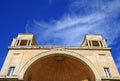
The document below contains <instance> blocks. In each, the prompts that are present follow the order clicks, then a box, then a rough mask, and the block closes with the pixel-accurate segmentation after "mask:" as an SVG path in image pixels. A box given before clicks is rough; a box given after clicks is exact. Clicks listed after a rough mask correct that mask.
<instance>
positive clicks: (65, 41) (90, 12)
mask: <svg viewBox="0 0 120 81" xmlns="http://www.w3.org/2000/svg"><path fill="white" fill-rule="evenodd" d="M119 3H120V1H119V0H113V1H109V0H108V1H107V2H104V1H103V0H92V1H91V2H90V1H88V0H75V1H73V2H72V3H71V4H70V6H69V8H68V9H69V12H68V13H65V14H63V17H62V18H61V19H59V20H54V19H52V20H51V21H50V22H45V21H44V22H43V21H35V20H34V21H33V22H32V24H31V23H28V25H27V26H26V32H32V33H34V34H36V36H37V41H38V43H42V44H55V45H58V44H59V45H80V43H81V41H82V39H83V37H84V35H85V34H103V36H104V37H105V38H107V39H108V40H109V41H108V44H111V43H112V42H113V41H114V39H115V38H117V37H118V35H119V32H120V25H119V22H118V19H117V16H119V13H120V5H119ZM71 9H72V10H71ZM113 33H114V34H113ZM43 40H44V41H43ZM58 42H59V43H58Z"/></svg>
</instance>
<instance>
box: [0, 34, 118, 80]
mask: <svg viewBox="0 0 120 81" xmlns="http://www.w3.org/2000/svg"><path fill="white" fill-rule="evenodd" d="M0 81H120V75H119V72H118V70H117V68H116V65H115V63H114V60H113V58H112V55H111V48H110V47H108V46H107V44H106V40H105V39H103V38H102V36H101V35H98V34H97V35H91V34H88V35H85V37H84V40H83V42H82V44H81V46H39V45H38V44H37V43H36V41H35V37H34V35H33V34H18V36H17V37H16V38H13V40H12V44H11V46H9V47H8V54H7V57H6V59H5V62H4V64H3V67H2V69H1V72H0Z"/></svg>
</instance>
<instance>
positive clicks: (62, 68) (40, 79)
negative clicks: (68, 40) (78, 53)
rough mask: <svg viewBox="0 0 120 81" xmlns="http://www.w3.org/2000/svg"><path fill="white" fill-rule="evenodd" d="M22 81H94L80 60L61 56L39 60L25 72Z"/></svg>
mask: <svg viewBox="0 0 120 81" xmlns="http://www.w3.org/2000/svg"><path fill="white" fill-rule="evenodd" d="M24 81H95V76H94V74H93V72H92V71H91V69H90V67H89V66H88V65H87V64H86V63H84V62H83V61H82V60H80V59H77V58H75V57H72V56H69V55H63V54H53V55H48V56H45V57H42V58H39V59H38V60H36V61H35V62H34V63H32V64H31V65H30V67H29V68H28V69H27V70H26V72H25V75H24Z"/></svg>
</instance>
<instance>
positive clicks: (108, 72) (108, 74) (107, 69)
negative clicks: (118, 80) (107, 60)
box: [104, 67, 111, 78]
mask: <svg viewBox="0 0 120 81" xmlns="http://www.w3.org/2000/svg"><path fill="white" fill-rule="evenodd" d="M104 71H105V74H106V77H107V78H110V77H111V74H110V70H109V68H108V67H106V68H104Z"/></svg>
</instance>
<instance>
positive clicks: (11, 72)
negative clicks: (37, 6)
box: [7, 67, 15, 76]
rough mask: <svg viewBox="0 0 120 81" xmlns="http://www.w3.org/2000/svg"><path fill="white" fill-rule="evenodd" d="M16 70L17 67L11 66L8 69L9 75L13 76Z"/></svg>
mask: <svg viewBox="0 0 120 81" xmlns="http://www.w3.org/2000/svg"><path fill="white" fill-rule="evenodd" d="M14 70H15V67H10V68H9V70H8V74H7V76H12V75H13V73H14Z"/></svg>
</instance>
